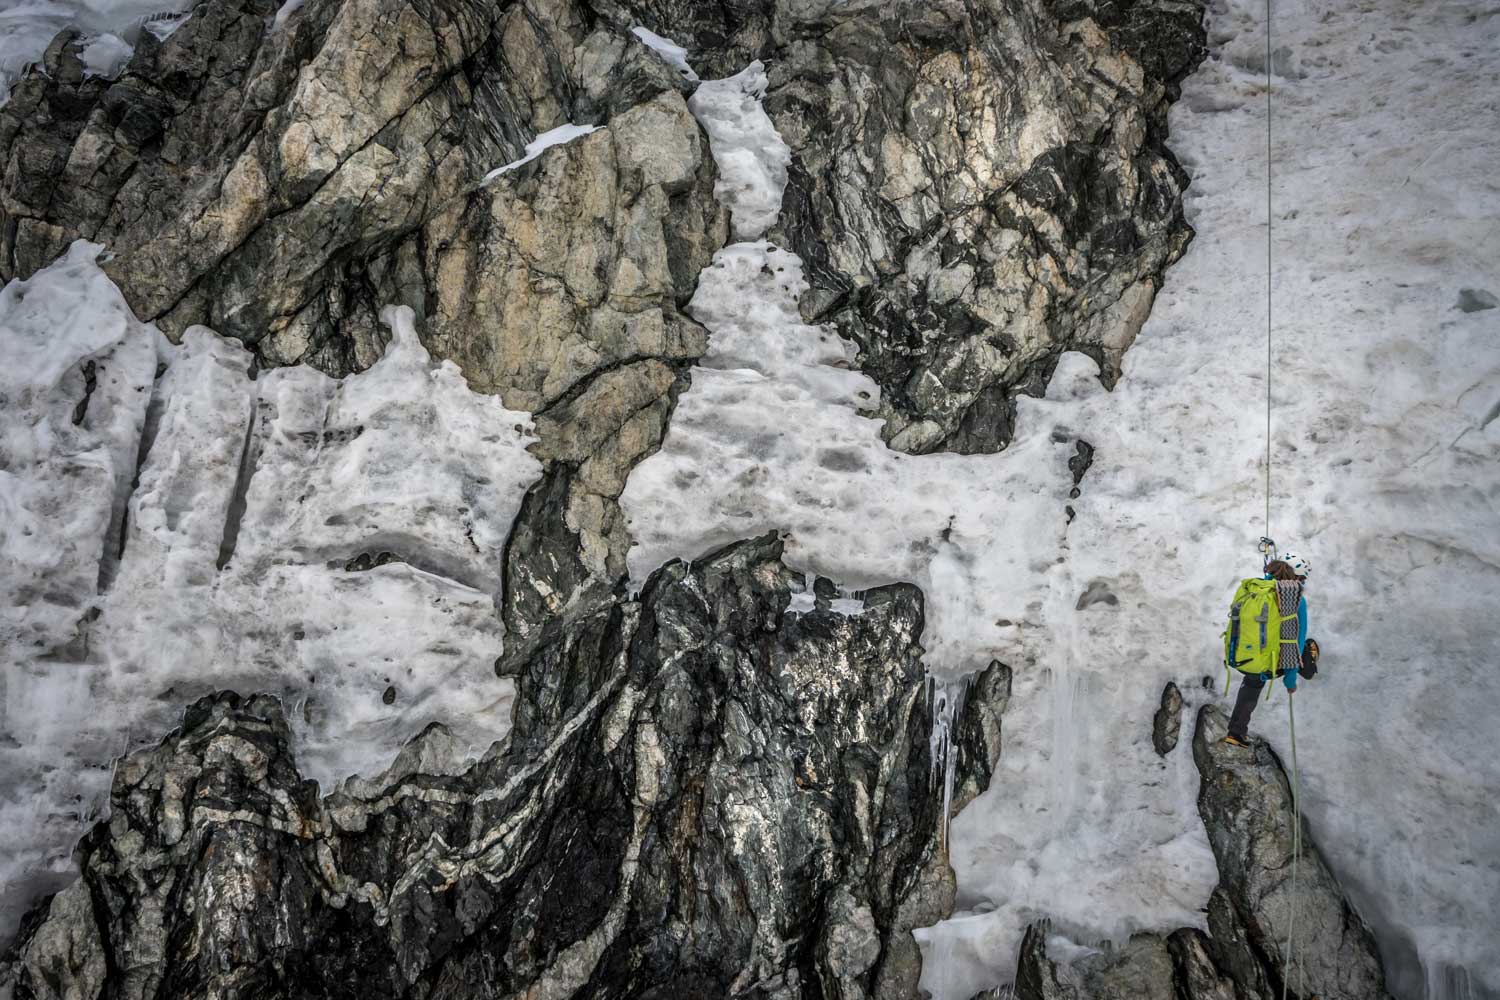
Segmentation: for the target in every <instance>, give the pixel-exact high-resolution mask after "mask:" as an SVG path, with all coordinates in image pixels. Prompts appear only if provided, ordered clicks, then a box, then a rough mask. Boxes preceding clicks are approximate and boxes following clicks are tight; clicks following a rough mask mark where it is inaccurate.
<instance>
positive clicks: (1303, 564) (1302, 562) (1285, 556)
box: [1281, 552, 1312, 577]
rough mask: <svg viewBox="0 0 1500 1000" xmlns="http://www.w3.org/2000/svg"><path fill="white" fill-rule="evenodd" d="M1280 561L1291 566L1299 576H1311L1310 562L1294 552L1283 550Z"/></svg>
mask: <svg viewBox="0 0 1500 1000" xmlns="http://www.w3.org/2000/svg"><path fill="white" fill-rule="evenodd" d="M1281 561H1282V562H1284V563H1286V564H1287V565H1288V566H1290V567H1292V572H1293V573H1296V574H1297V575H1298V576H1301V577H1308V576H1312V563H1310V562H1308V561H1307V560H1306V559H1304V558H1302V557H1301V556H1299V555H1298V554H1297V553H1295V552H1283V553H1282V554H1281Z"/></svg>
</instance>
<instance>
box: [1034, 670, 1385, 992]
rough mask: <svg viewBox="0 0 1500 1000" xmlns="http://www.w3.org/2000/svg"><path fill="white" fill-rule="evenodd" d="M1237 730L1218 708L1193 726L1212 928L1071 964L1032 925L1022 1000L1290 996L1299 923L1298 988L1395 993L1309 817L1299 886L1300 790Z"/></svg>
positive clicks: (1150, 938)
mask: <svg viewBox="0 0 1500 1000" xmlns="http://www.w3.org/2000/svg"><path fill="white" fill-rule="evenodd" d="M1164 697H1165V695H1164ZM1179 707H1180V706H1179ZM1227 728H1228V720H1227V719H1226V718H1225V717H1224V713H1223V712H1222V711H1221V710H1220V709H1219V708H1218V707H1217V706H1213V705H1208V706H1204V708H1203V709H1202V710H1201V711H1200V712H1199V714H1198V725H1197V728H1196V729H1195V731H1194V734H1193V760H1194V761H1195V762H1196V763H1197V766H1198V771H1199V774H1200V775H1201V776H1202V783H1201V784H1200V786H1199V792H1198V811H1199V813H1201V814H1202V816H1203V824H1204V826H1205V827H1206V828H1207V830H1208V838H1209V842H1210V843H1211V844H1212V845H1213V851H1214V858H1215V860H1216V861H1217V862H1218V867H1219V878H1220V882H1219V886H1218V887H1217V888H1216V889H1215V890H1214V892H1213V895H1212V896H1211V897H1210V898H1209V904H1208V929H1209V933H1208V934H1204V933H1203V932H1201V931H1199V930H1196V929H1194V928H1190V927H1185V928H1182V929H1181V930H1178V931H1175V932H1173V933H1172V934H1170V935H1168V936H1166V937H1162V936H1160V935H1156V934H1137V935H1135V936H1134V937H1132V938H1131V939H1130V941H1129V942H1128V943H1126V944H1125V945H1124V946H1123V947H1121V948H1118V949H1115V950H1111V951H1105V952H1101V953H1098V954H1094V955H1089V956H1087V957H1085V958H1082V959H1078V960H1076V961H1074V962H1071V963H1068V964H1062V963H1058V962H1054V961H1052V960H1051V959H1050V958H1048V956H1047V935H1048V933H1049V932H1050V927H1049V926H1048V924H1047V923H1046V922H1045V921H1042V922H1038V923H1035V924H1032V925H1031V926H1030V927H1028V928H1027V930H1026V935H1025V937H1024V939H1023V940H1022V942H1021V952H1020V955H1019V958H1018V964H1017V970H1016V989H1015V996H1016V997H1017V1000H1156V998H1160V1000H1278V998H1279V997H1281V996H1282V992H1283V976H1282V971H1283V958H1282V951H1283V948H1284V945H1285V942H1286V940H1287V936H1288V932H1289V931H1291V932H1292V933H1293V935H1294V937H1293V945H1294V947H1293V952H1294V956H1295V963H1294V965H1293V966H1292V969H1291V972H1290V975H1289V977H1288V978H1289V979H1290V982H1288V983H1287V984H1286V986H1287V989H1286V995H1287V996H1289V997H1296V998H1298V1000H1313V998H1320V1000H1389V996H1390V994H1389V993H1388V992H1387V991H1386V985H1385V975H1384V972H1383V970H1382V968H1381V961H1380V955H1379V953H1378V951H1377V950H1376V948H1375V940H1374V938H1373V937H1372V936H1371V934H1370V931H1369V928H1368V927H1366V926H1365V924H1364V921H1362V920H1361V919H1360V917H1359V914H1357V913H1355V912H1354V910H1353V908H1352V907H1350V905H1349V903H1348V901H1347V900H1346V899H1345V898H1344V894H1343V891H1342V890H1341V889H1340V888H1339V885H1338V881H1337V880H1336V879H1335V878H1334V877H1333V874H1332V873H1331V872H1330V871H1329V870H1328V866H1327V865H1326V864H1325V863H1324V861H1323V859H1322V856H1321V855H1320V854H1319V853H1318V849H1317V847H1316V845H1315V844H1314V843H1313V840H1312V837H1311V835H1310V834H1309V832H1308V831H1307V830H1306V820H1302V819H1300V817H1299V821H1300V822H1301V823H1302V824H1303V827H1304V829H1303V833H1302V851H1301V854H1300V855H1299V862H1298V872H1297V885H1296V889H1295V893H1294V892H1293V886H1292V863H1291V862H1292V856H1293V853H1294V851H1293V847H1294V842H1293V830H1294V828H1293V826H1292V817H1293V812H1292V805H1293V803H1292V790H1291V786H1290V785H1289V784H1288V783H1287V778H1286V774H1285V773H1284V771H1283V770H1282V767H1281V762H1280V761H1279V760H1278V759H1277V758H1276V755H1275V753H1274V752H1273V751H1272V750H1271V748H1270V746H1268V745H1267V744H1265V743H1264V742H1262V741H1260V740H1256V741H1255V745H1254V746H1253V747H1252V748H1250V749H1248V750H1247V749H1244V748H1238V747H1231V746H1228V745H1226V744H1224V743H1223V742H1221V740H1222V738H1223V736H1224V733H1225V732H1226V731H1227Z"/></svg>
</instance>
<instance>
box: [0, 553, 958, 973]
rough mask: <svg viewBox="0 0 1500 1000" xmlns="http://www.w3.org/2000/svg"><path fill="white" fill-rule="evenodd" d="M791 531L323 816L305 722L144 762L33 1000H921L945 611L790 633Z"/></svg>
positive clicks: (33, 941) (875, 604)
mask: <svg viewBox="0 0 1500 1000" xmlns="http://www.w3.org/2000/svg"><path fill="white" fill-rule="evenodd" d="M780 551H781V545H780V542H779V541H778V540H777V539H776V537H775V536H774V535H772V536H767V537H765V538H761V539H757V540H754V541H748V542H743V543H738V544H736V545H733V546H731V547H729V548H728V549H725V550H723V551H721V552H719V553H717V554H715V555H712V556H710V557H707V558H705V559H703V560H701V561H700V562H697V563H694V564H692V565H685V564H682V563H673V564H670V565H668V566H666V567H664V568H663V569H662V570H661V571H660V572H659V573H657V574H656V575H655V576H654V577H653V578H652V579H651V580H650V581H649V582H648V583H647V585H646V587H645V590H644V591H643V593H642V596H641V598H640V600H639V601H633V602H626V603H619V604H616V605H614V606H612V607H611V608H610V609H608V610H607V611H604V612H600V613H598V614H595V615H593V616H592V617H589V618H587V619H586V620H583V621H580V622H579V623H577V624H576V625H575V626H573V627H572V628H570V629H569V630H568V631H567V632H566V633H565V634H562V635H559V636H557V637H556V638H555V639H554V640H552V641H549V642H547V643H544V644H542V645H541V646H539V647H538V648H537V650H536V652H535V654H534V655H533V657H532V658H531V659H530V660H529V661H528V663H527V664H526V666H525V669H523V670H522V671H521V672H520V676H519V687H520V694H519V697H518V699H517V709H516V716H515V729H514V731H513V733H512V737H511V739H510V741H509V743H508V744H503V745H497V747H496V748H495V749H494V750H493V751H492V752H491V753H490V754H489V755H488V756H487V757H486V758H485V759H483V760H482V761H481V762H479V763H478V764H476V765H475V766H474V767H472V768H470V769H469V770H467V771H465V772H463V773H461V774H457V775H453V776H445V775H444V774H443V773H441V772H442V770H443V769H442V768H440V767H434V766H433V764H434V762H436V761H440V760H441V759H442V757H443V739H444V736H443V732H442V730H441V728H439V727H434V728H432V729H429V730H428V731H427V732H426V733H424V734H423V735H422V736H421V737H419V738H418V739H417V740H416V741H414V742H413V743H412V744H410V745H408V747H407V748H406V750H405V751H403V753H402V755H401V757H400V759H398V761H397V763H396V764H395V766H394V767H393V768H392V769H391V770H390V771H389V772H387V773H386V774H385V775H384V776H383V777H382V778H381V779H379V780H376V781H369V782H364V781H354V782H351V783H349V785H347V786H346V787H345V788H344V789H342V790H341V791H339V792H338V793H336V794H333V795H331V796H329V797H327V798H325V799H321V800H320V799H319V797H318V794H317V788H316V786H315V785H314V784H312V783H310V782H307V781H304V780H302V778H301V777H300V775H299V774H298V771H297V767H296V763H295V761H294V760H293V757H292V753H291V750H290V748H289V731H288V729H287V727H286V724H285V722H284V720H283V718H282V713H281V708H280V706H279V704H278V703H277V702H275V701H274V700H272V699H269V698H265V697H259V696H257V697H254V698H241V697H238V696H236V695H233V694H229V693H224V694H220V695H215V696H212V697H209V698H205V699H203V700H202V701H200V702H198V703H197V704H195V705H194V706H193V707H192V708H191V709H190V710H189V711H188V713H187V715H186V717H185V718H184V721H183V725H182V728H181V729H179V730H178V731H176V732H174V733H173V734H172V735H170V736H169V737H168V738H167V739H166V740H164V741H163V742H162V744H161V745H160V746H159V747H157V748H155V749H151V750H146V751H141V752H138V753H136V754H134V755H132V756H130V757H128V758H127V759H126V760H125V761H124V762H122V764H121V765H120V767H119V768H118V770H117V771H116V774H115V780H114V788H113V792H112V795H111V805H112V816H111V818H110V819H109V820H108V821H107V822H104V823H101V824H99V825H98V826H97V827H96V828H95V829H94V830H93V832H92V833H91V834H89V836H88V837H86V838H85V840H84V841H83V843H82V844H81V845H80V848H79V859H80V863H81V867H82V871H83V877H82V880H81V881H80V882H78V883H77V884H75V885H74V886H72V887H71V888H69V889H67V890H65V891H64V892H62V893H59V894H58V895H57V896H56V897H54V899H53V900H52V903H51V906H50V909H49V910H48V911H47V914H46V917H45V919H43V920H41V921H40V922H38V923H37V924H35V925H34V926H33V927H32V928H31V929H30V931H29V933H28V937H27V938H26V940H24V941H23V942H22V943H21V944H20V946H19V948H18V955H19V958H20V966H21V972H20V975H19V980H18V983H17V996H18V997H22V998H28V1000H29V998H33V997H48V998H50V997H94V996H98V995H100V987H101V984H102V983H104V982H105V981H106V979H107V982H108V986H107V992H106V994H105V995H108V996H111V997H201V996H209V995H212V996H222V997H253V996H276V995H296V996H304V995H325V994H326V995H333V994H337V995H363V996H372V997H374V996H380V997H384V996H398V995H399V996H411V995H420V996H449V997H462V996H476V997H477V996H494V995H519V994H524V995H527V996H537V997H541V996H547V997H568V996H589V997H625V996H669V995H671V996H683V995H695V996H729V995H754V996H763V997H806V996H823V997H844V998H849V997H908V996H911V995H912V991H913V987H914V985H915V982H916V975H917V972H918V971H919V967H920V963H919V961H918V958H917V954H916V950H915V945H914V944H913V943H912V942H911V937H910V935H909V934H908V933H907V932H908V929H909V928H910V927H911V926H913V925H914V924H916V923H919V922H925V921H930V920H932V919H934V917H935V916H936V915H938V914H941V913H945V912H947V910H948V909H949V908H950V907H951V903H952V895H951V894H952V881H951V873H950V872H948V870H947V865H946V863H945V862H944V860H943V859H942V858H941V857H940V856H939V855H938V854H937V851H936V844H937V836H936V834H937V823H938V819H939V812H938V811H939V803H940V796H938V795H935V794H934V789H933V788H932V787H931V781H932V776H933V768H932V761H931V760H930V759H929V756H928V748H929V729H930V725H931V715H932V713H931V708H930V706H929V704H928V698H927V693H926V692H927V685H926V683H925V681H924V678H923V676H922V671H921V667H920V664H919V661H918V658H917V653H918V650H917V647H916V645H915V644H916V639H917V637H918V635H919V634H920V631H921V627H922V600H921V595H920V592H918V591H917V590H916V589H915V588H912V587H909V586H904V585H898V586H893V587H889V588H883V589H880V590H876V591H871V592H870V593H868V594H867V595H866V610H865V611H864V612H863V613H862V614H859V615H843V614H839V613H837V612H835V611H830V610H813V611H809V612H807V613H803V614H797V613H791V612H788V611H787V610H786V609H787V606H788V604H789V602H790V593H791V589H792V588H794V587H796V586H798V585H799V578H798V577H797V576H795V575H793V574H792V573H790V572H789V571H788V570H786V569H785V567H784V566H782V564H781V563H780V561H779V557H780Z"/></svg>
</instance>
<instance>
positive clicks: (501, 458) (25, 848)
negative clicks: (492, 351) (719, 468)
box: [0, 242, 541, 937]
mask: <svg viewBox="0 0 1500 1000" xmlns="http://www.w3.org/2000/svg"><path fill="white" fill-rule="evenodd" d="M98 251H99V248H98V247H97V246H95V245H92V244H87V243H82V242H80V243H77V244H75V245H74V247H73V248H72V250H71V251H70V253H69V254H68V256H67V257H66V258H65V259H63V260H61V261H59V262H58V263H56V264H54V265H52V266H51V267H49V268H47V269H45V270H43V271H41V272H39V273H38V274H37V275H35V276H34V277H33V278H32V279H31V280H29V281H25V282H12V283H10V284H9V285H8V286H6V288H5V289H4V291H3V292H0V362H3V363H0V403H3V406H4V408H5V412H6V415H7V419H6V421H5V422H4V423H3V425H0V426H3V432H4V438H3V439H0V513H3V517H0V651H3V654H4V657H5V659H6V662H7V667H6V670H5V671H4V672H3V673H0V705H3V709H0V775H3V776H4V778H5V780H4V781H3V782H0V838H3V840H4V841H5V843H6V850H5V852H4V854H3V856H0V898H3V899H4V900H6V902H7V903H8V904H9V905H10V907H14V906H15V905H16V904H19V903H21V902H22V901H24V900H26V899H27V898H31V897H34V895H35V894H36V893H35V891H40V890H42V889H43V888H45V887H46V886H47V885H49V884H51V883H52V882H54V881H57V880H58V879H59V878H71V877H72V866H71V862H70V860H69V858H70V854H71V846H72V844H73V842H74V840H76V839H77V837H78V835H79V834H80V833H81V832H83V830H84V829H86V826H87V824H88V823H89V822H92V820H93V819H95V818H97V810H98V808H99V807H100V804H101V802H102V798H103V794H104V792H105V790H106V787H107V783H108V780H109V769H110V764H111V760H112V758H113V757H114V756H115V755H117V754H119V753H121V752H124V751H125V750H127V749H130V748H132V747H134V746H136V745H137V744H138V742H139V741H141V740H145V739H152V740H154V739H158V738H160V736H161V735H162V734H164V733H165V732H166V731H167V730H169V729H171V728H172V727H173V726H175V725H176V724H177V722H178V720H179V718H180V714H181V711H182V706H183V705H184V704H186V703H188V702H190V701H191V700H193V699H194V698H196V697H198V696H199V695H202V694H205V693H208V692H210V691H213V690H217V689H220V688H233V689H235V690H238V691H241V692H247V693H248V692H252V691H258V690H266V691H271V692H274V693H276V694H278V695H280V696H281V697H282V699H283V700H284V702H285V703H286V705H287V707H288V709H289V713H288V714H289V715H290V716H291V717H292V719H291V721H292V725H293V728H294V732H295V734H296V735H297V737H298V746H297V753H298V761H299V763H300V765H301V766H302V768H303V770H304V773H307V774H309V775H310V776H312V777H315V778H316V779H317V780H318V781H319V782H320V783H322V784H323V786H324V787H325V788H327V789H331V788H332V786H333V785H334V784H336V783H337V782H338V781H339V780H340V779H342V778H344V777H345V776H347V775H350V774H354V773H361V774H365V775H371V774H374V773H377V772H378V771H380V770H381V769H383V768H384V767H385V766H386V765H387V764H388V763H389V762H390V760H391V758H392V756H393V755H394V754H395V752H396V750H397V749H398V748H399V747H400V745H401V744H402V743H403V742H404V741H405V740H407V739H409V738H410V737H411V736H413V735H415V734H416V733H417V732H419V731H420V730H421V729H422V728H423V727H424V726H426V725H427V724H428V723H430V722H434V721H441V722H444V723H446V724H447V725H448V726H449V728H450V729H451V730H453V732H454V735H455V737H456V749H457V750H458V751H459V753H458V756H459V757H460V758H461V757H462V756H463V755H464V754H475V753H477V752H479V751H481V750H483V749H484V748H485V747H486V746H488V745H489V744H490V743H491V742H492V741H494V740H496V739H499V738H500V737H502V736H503V735H504V734H505V732H506V731H507V730H508V728H509V724H510V702H511V698H512V696H513V694H514V687H513V684H512V682H511V681H510V680H509V679H504V680H501V679H498V678H496V677H495V676H494V674H493V671H492V665H493V663H494V660H495V658H496V657H497V656H498V655H499V653H500V650H501V631H502V630H501V626H500V622H499V615H498V614H497V612H496V609H495V595H496V594H498V593H499V591H500V574H501V554H502V551H503V548H504V544H505V540H506V538H507V536H508V535H509V533H510V527H511V523H512V521H513V520H514V519H515V516H516V513H517V512H518V511H519V509H520V504H521V498H522V496H523V495H524V494H525V491H526V489H527V488H528V487H529V486H530V485H531V483H532V482H534V481H535V480H536V479H537V478H538V477H539V476H540V474H541V467H540V465H539V463H538V462H537V460H536V459H534V458H533V457H532V456H531V455H530V454H529V453H527V452H526V450H525V449H526V446H527V445H528V444H529V443H531V442H532V441H533V440H534V438H533V437H532V436H531V433H530V417H529V415H528V414H524V413H519V412H514V411H510V410H506V409H505V408H504V407H503V406H502V405H501V404H500V402H499V400H498V399H495V398H493V397H488V396H480V395H476V394H474V393H472V392H470V391H469V389H468V387H467V386H466V385H465V383H464V381H463V378H462V376H461V375H460V374H459V372H458V369H457V368H456V367H455V366H454V365H452V364H451V363H444V364H441V365H435V364H433V363H432V361H431V360H430V358H429V357H428V356H427V352H426V351H425V350H424V349H423V348H422V346H421V345H420V343H419V342H418V341H417V338H416V333H415V331H414V329H413V326H412V322H413V321H412V315H411V312H410V310H408V309H404V308H402V309H388V310H387V311H386V314H385V317H384V318H385V320H386V322H387V324H388V325H389V326H390V327H391V329H392V332H393V335H392V338H391V341H390V343H389V344H388V346H387V349H386V353H385V356H384V357H383V358H382V359H381V361H380V362H378V363H377V364H376V365H375V366H374V367H372V368H370V369H369V370H368V371H366V372H363V373H361V374H359V375H355V376H351V377H350V378H348V379H345V380H343V381H336V380H334V379H330V378H328V377H326V376H324V375H322V374H320V373H318V372H315V371H313V370H311V369H308V368H285V369H277V370H275V371H272V372H269V373H266V374H262V375H260V376H259V377H258V378H256V377H255V376H254V373H253V369H252V367H251V357H250V354H249V353H248V352H247V351H246V350H245V349H244V348H243V347H241V346H240V345H239V344H237V343H235V342H232V341H228V340H224V339H222V338H220V337H218V336H217V335H216V334H214V333H212V332H210V331H209V330H207V329H205V328H203V327H195V328H193V329H191V330H189V331H188V332H187V335H186V336H185V338H184V340H183V344H182V346H181V347H180V348H174V347H173V346H172V345H170V344H168V343H167V342H166V341H165V339H164V338H162V337H161V336H160V334H158V333H157V332H156V330H155V329H154V328H153V327H150V326H145V325H142V324H140V323H139V322H137V321H136V320H135V318H134V317H133V316H132V315H131V314H130V311H129V308H128V306H127V305H126V304H125V301H124V299H123V297H122V296H121V295H120V292H119V290H118V289H117V288H116V287H115V286H114V284H113V283H112V282H111V281H110V280H109V279H108V278H107V277H106V276H105V275H104V273H103V272H102V271H100V270H99V268H98V266H97V265H96V264H95V260H94V258H95V256H96V255H97V253H98ZM159 368H160V369H161V370H160V372H158V369H159ZM86 373H87V374H86ZM89 378H92V379H93V380H94V383H95V384H94V385H93V386H92V387H90V386H88V385H87V379H89ZM80 400H84V402H83V403H81V404H80ZM138 461H139V463H140V464H139V467H138V465H137V463H138ZM48 650H55V651H54V652H48ZM452 763H453V764H454V765H455V766H457V765H458V764H459V763H460V760H455V761H453V762H452ZM34 890H35V891H34ZM17 917H19V913H16V912H12V910H11V909H9V908H8V909H6V910H5V911H4V912H0V937H4V936H6V935H8V934H9V933H10V932H11V930H12V929H13V926H14V921H15V920H16V918H17Z"/></svg>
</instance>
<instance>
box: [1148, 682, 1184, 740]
mask: <svg viewBox="0 0 1500 1000" xmlns="http://www.w3.org/2000/svg"><path fill="white" fill-rule="evenodd" d="M1181 732H1182V692H1181V691H1179V690H1177V685H1176V684H1173V683H1172V682H1171V681H1167V686H1166V687H1164V688H1162V689H1161V706H1160V707H1159V708H1157V710H1156V714H1155V715H1153V716H1152V717H1151V745H1152V746H1153V747H1154V748H1155V749H1156V752H1157V753H1158V754H1160V755H1161V756H1163V757H1165V756H1166V755H1167V754H1169V753H1171V752H1172V751H1173V750H1175V749H1177V739H1178V736H1179V734H1180V733H1181Z"/></svg>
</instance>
